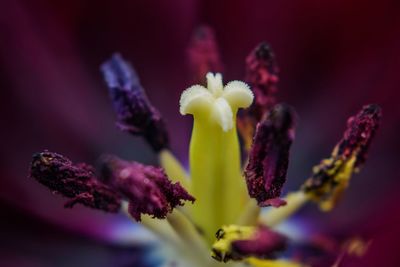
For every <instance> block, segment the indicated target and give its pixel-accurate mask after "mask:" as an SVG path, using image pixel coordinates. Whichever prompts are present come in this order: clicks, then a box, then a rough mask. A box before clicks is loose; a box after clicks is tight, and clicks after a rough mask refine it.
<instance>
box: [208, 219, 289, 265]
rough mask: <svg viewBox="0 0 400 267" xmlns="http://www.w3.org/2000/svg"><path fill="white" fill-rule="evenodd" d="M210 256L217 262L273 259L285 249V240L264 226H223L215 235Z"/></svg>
mask: <svg viewBox="0 0 400 267" xmlns="http://www.w3.org/2000/svg"><path fill="white" fill-rule="evenodd" d="M216 238H217V241H216V242H215V243H214V244H213V246H212V254H211V256H212V257H213V258H214V259H216V260H217V261H224V262H227V261H229V260H242V259H246V258H250V257H256V258H273V257H275V255H276V253H277V252H279V251H281V250H283V249H284V248H285V247H286V242H287V239H286V238H285V237H284V236H283V235H281V234H279V233H277V232H273V231H271V230H269V229H268V228H266V227H264V226H259V227H246V226H236V225H229V226H223V227H222V228H221V229H219V230H218V232H217V233H216Z"/></svg>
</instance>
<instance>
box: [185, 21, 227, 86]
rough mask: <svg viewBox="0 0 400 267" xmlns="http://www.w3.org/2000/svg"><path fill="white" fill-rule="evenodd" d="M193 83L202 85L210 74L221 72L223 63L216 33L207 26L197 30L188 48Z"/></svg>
mask: <svg viewBox="0 0 400 267" xmlns="http://www.w3.org/2000/svg"><path fill="white" fill-rule="evenodd" d="M188 61H189V67H190V72H191V76H192V82H193V83H202V82H203V79H204V76H206V74H207V73H208V72H213V73H215V72H221V71H222V63H221V59H220V56H219V52H218V45H217V42H216V40H215V34H214V31H213V30H212V29H211V28H210V27H207V26H202V27H199V28H198V29H196V31H195V32H194V34H193V36H192V39H191V41H190V45H189V48H188Z"/></svg>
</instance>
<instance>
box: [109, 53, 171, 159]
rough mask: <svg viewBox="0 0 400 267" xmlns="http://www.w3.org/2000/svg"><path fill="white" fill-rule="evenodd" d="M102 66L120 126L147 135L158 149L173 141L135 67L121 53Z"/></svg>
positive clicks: (151, 143) (152, 144)
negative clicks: (146, 92)
mask: <svg viewBox="0 0 400 267" xmlns="http://www.w3.org/2000/svg"><path fill="white" fill-rule="evenodd" d="M101 70H102V72H103V75H104V79H105V81H106V83H107V85H108V88H109V92H110V96H111V98H112V101H113V106H114V110H115V112H116V113H117V126H118V127H119V128H120V129H121V130H123V131H127V132H129V133H131V134H133V135H141V136H143V137H144V138H145V139H146V141H147V142H148V143H149V144H150V145H151V147H152V148H153V149H154V150H155V151H156V152H158V151H160V150H162V149H163V148H167V147H168V146H169V141H168V134H167V131H166V128H165V124H164V121H163V119H162V118H161V115H160V113H159V112H158V110H156V109H155V108H154V107H153V106H152V105H151V104H150V101H149V100H148V98H147V96H146V94H145V92H144V90H143V88H142V86H141V85H140V81H139V78H138V76H137V74H136V72H135V70H134V69H133V67H132V66H131V65H130V64H129V63H128V62H126V61H125V60H124V59H123V58H122V57H121V55H119V54H114V55H113V56H112V57H111V59H109V60H108V61H106V62H105V63H104V64H103V65H102V66H101Z"/></svg>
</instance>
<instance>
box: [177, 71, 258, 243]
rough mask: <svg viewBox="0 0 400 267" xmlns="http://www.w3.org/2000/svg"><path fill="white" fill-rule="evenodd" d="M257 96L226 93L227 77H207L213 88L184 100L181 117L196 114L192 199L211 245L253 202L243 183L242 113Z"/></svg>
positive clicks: (198, 89) (242, 89)
mask: <svg viewBox="0 0 400 267" xmlns="http://www.w3.org/2000/svg"><path fill="white" fill-rule="evenodd" d="M252 101H253V93H252V92H251V90H250V89H249V88H248V86H247V85H246V84H245V83H243V82H239V81H233V82H230V83H229V84H227V85H226V86H225V87H224V86H223V84H222V76H221V74H219V73H217V74H215V75H213V74H212V73H208V74H207V88H205V87H203V86H200V85H194V86H192V87H190V88H188V89H186V90H185V91H184V92H183V93H182V96H181V100H180V112H181V114H182V115H185V114H192V115H193V117H194V125H193V131H192V138H191V142H190V176H191V193H192V194H193V195H194V197H195V198H196V203H195V205H193V206H192V216H193V220H194V222H195V223H196V224H197V225H198V226H199V227H200V229H201V230H202V231H203V232H204V234H205V237H206V240H207V241H208V243H209V244H211V243H212V241H213V240H214V235H215V232H216V231H217V230H218V229H219V227H220V226H221V225H224V224H230V223H235V222H236V220H237V219H238V217H239V215H240V214H241V212H242V209H243V207H244V205H245V204H246V202H247V200H248V196H247V193H246V188H245V183H244V180H243V178H242V177H241V168H240V148H239V141H238V136H237V131H236V113H237V110H238V109H239V108H244V107H248V106H249V105H250V104H251V103H252Z"/></svg>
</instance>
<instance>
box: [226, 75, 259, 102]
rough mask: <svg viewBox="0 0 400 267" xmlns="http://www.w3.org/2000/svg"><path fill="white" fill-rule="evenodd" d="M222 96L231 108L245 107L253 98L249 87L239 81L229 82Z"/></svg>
mask: <svg viewBox="0 0 400 267" xmlns="http://www.w3.org/2000/svg"><path fill="white" fill-rule="evenodd" d="M223 97H224V98H225V99H226V100H227V101H228V102H229V104H230V105H231V106H232V108H247V107H249V106H250V105H251V103H253V100H254V94H253V92H252V91H251V89H250V87H249V86H248V85H247V84H246V83H244V82H241V81H232V82H229V83H228V84H227V85H226V86H225V88H224V93H223Z"/></svg>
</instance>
